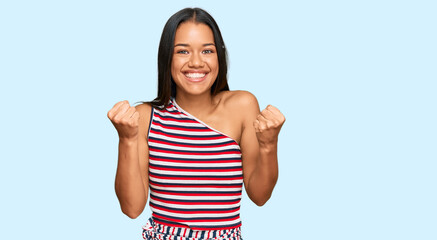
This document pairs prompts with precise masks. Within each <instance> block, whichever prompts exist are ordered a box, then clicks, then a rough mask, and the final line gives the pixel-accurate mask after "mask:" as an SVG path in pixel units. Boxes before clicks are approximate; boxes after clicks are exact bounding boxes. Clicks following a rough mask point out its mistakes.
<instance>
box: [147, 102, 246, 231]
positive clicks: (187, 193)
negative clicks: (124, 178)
mask: <svg viewBox="0 0 437 240" xmlns="http://www.w3.org/2000/svg"><path fill="white" fill-rule="evenodd" d="M148 144H149V187H150V203H149V205H150V208H151V210H152V216H153V218H154V220H155V221H156V222H159V223H162V224H166V225H170V226H176V227H189V228H191V229H194V230H219V229H230V228H236V227H239V226H241V220H240V201H241V192H242V185H243V171H242V163H241V151H240V146H239V145H238V144H237V142H236V141H235V140H233V139H232V138H230V137H228V136H226V135H225V134H223V133H221V132H219V131H217V130H215V129H213V128H211V127H209V126H208V125H206V124H205V123H203V122H202V121H200V120H198V119H197V118H195V117H194V116H192V115H190V114H189V113H187V112H185V111H184V110H183V109H181V108H180V107H179V106H178V105H177V104H176V102H175V101H174V100H171V102H170V105H169V106H168V107H167V108H165V109H163V110H159V109H153V110H152V115H151V121H150V128H149V137H148Z"/></svg>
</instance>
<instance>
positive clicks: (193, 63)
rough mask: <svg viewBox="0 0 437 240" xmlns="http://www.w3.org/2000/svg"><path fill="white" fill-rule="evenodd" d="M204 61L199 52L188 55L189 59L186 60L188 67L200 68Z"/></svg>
mask: <svg viewBox="0 0 437 240" xmlns="http://www.w3.org/2000/svg"><path fill="white" fill-rule="evenodd" d="M204 64H205V63H204V62H203V59H202V56H201V54H200V53H193V54H191V56H190V61H189V62H188V67H192V68H202V67H203V66H204Z"/></svg>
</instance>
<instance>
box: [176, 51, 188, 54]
mask: <svg viewBox="0 0 437 240" xmlns="http://www.w3.org/2000/svg"><path fill="white" fill-rule="evenodd" d="M176 53H178V54H188V51H187V50H178V51H177V52H176Z"/></svg>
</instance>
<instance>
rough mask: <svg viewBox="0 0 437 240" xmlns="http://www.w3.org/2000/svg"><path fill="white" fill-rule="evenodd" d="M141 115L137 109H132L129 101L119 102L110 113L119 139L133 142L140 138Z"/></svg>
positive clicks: (109, 115)
mask: <svg viewBox="0 0 437 240" xmlns="http://www.w3.org/2000/svg"><path fill="white" fill-rule="evenodd" d="M139 117H140V115H139V113H138V112H137V111H136V109H135V107H131V106H130V105H129V102H128V101H127V100H125V101H121V102H118V103H116V104H115V105H114V107H112V109H111V110H109V112H108V118H109V120H111V122H112V124H113V125H114V127H115V129H117V132H118V137H119V138H120V139H125V140H133V139H136V138H137V136H138V119H139Z"/></svg>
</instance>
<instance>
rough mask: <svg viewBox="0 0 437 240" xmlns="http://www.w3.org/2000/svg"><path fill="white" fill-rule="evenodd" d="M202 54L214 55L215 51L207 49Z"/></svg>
mask: <svg viewBox="0 0 437 240" xmlns="http://www.w3.org/2000/svg"><path fill="white" fill-rule="evenodd" d="M202 53H205V54H209V53H214V51H213V50H210V49H207V50H203V51H202Z"/></svg>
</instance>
